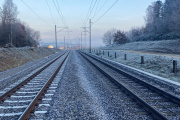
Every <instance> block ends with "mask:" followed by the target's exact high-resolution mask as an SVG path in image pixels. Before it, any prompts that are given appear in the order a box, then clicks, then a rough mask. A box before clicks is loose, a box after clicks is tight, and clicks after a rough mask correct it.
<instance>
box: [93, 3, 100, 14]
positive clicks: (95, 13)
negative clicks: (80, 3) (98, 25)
mask: <svg viewBox="0 0 180 120" xmlns="http://www.w3.org/2000/svg"><path fill="white" fill-rule="evenodd" d="M100 1H101V0H98V3H97V6H96V9H95V11H94V16H95V14H96V13H97V10H98V7H99V3H100Z"/></svg>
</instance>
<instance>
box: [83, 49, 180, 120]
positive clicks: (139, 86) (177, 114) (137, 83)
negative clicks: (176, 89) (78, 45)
mask: <svg viewBox="0 0 180 120" xmlns="http://www.w3.org/2000/svg"><path fill="white" fill-rule="evenodd" d="M80 54H81V55H82V56H83V57H84V58H85V59H86V60H88V61H89V62H90V63H91V64H92V65H93V66H94V67H96V68H97V69H98V70H99V71H100V72H101V73H102V74H104V75H105V76H106V77H107V78H109V79H110V80H111V81H112V82H113V83H114V84H115V85H117V86H118V87H119V88H120V89H122V90H124V91H125V93H127V94H128V95H129V96H130V97H131V98H132V99H134V100H135V101H136V102H137V103H138V104H139V105H140V106H142V107H143V108H144V109H145V110H146V111H147V112H148V113H149V114H152V116H154V118H156V119H158V120H168V119H180V99H179V98H177V97H175V96H173V95H171V94H169V93H166V92H165V91H162V90H161V89H159V88H157V87H154V86H153V85H151V84H149V83H147V82H145V81H142V80H140V79H138V78H137V77H135V76H132V75H130V74H128V72H126V71H122V70H121V69H119V68H118V67H114V66H113V65H111V63H107V62H105V61H103V60H102V59H100V58H97V57H95V56H94V55H90V54H87V53H83V52H80Z"/></svg>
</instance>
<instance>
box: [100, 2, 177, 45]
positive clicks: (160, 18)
mask: <svg viewBox="0 0 180 120" xmlns="http://www.w3.org/2000/svg"><path fill="white" fill-rule="evenodd" d="M118 32H121V33H123V36H126V37H122V34H121V36H117V33H118ZM117 37H118V38H119V39H118V40H119V41H125V42H123V43H126V42H134V41H155V40H156V41H157V40H171V39H179V38H180V0H165V2H164V3H163V2H162V1H161V0H157V1H155V2H153V3H152V4H151V5H149V6H148V8H147V10H146V16H145V26H143V27H136V28H132V29H131V30H130V31H128V32H124V31H115V30H114V29H112V30H109V31H107V32H106V33H105V34H104V37H103V42H104V43H105V44H106V45H110V44H116V43H120V44H121V43H122V42H117ZM121 38H123V39H121Z"/></svg>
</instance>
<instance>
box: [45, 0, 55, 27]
mask: <svg viewBox="0 0 180 120" xmlns="http://www.w3.org/2000/svg"><path fill="white" fill-rule="evenodd" d="M46 3H47V6H48V8H49V12H50V14H51V17H52V19H53V22H54V24H56V23H55V20H54V17H53V15H52V12H51V9H50V7H49V3H48V1H47V0H46Z"/></svg>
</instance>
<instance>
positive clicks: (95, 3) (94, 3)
mask: <svg viewBox="0 0 180 120" xmlns="http://www.w3.org/2000/svg"><path fill="white" fill-rule="evenodd" d="M96 3H97V0H96V1H95V2H94V5H93V7H92V9H91V11H90V13H89V15H88V17H87V20H86V22H85V25H86V23H87V21H88V20H89V19H90V17H91V13H92V11H93V10H94V7H95V5H96Z"/></svg>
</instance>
